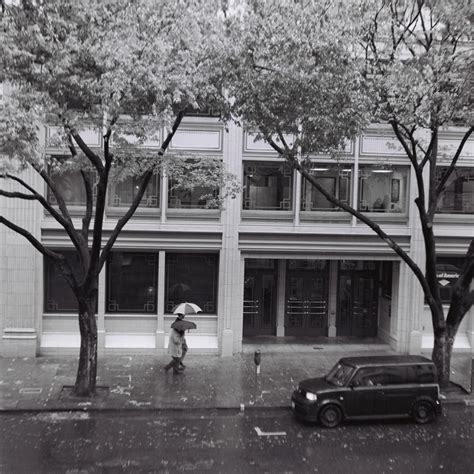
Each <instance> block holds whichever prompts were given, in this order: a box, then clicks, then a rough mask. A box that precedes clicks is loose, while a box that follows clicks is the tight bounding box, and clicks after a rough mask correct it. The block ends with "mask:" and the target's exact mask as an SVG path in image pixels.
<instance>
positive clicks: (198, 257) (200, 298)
mask: <svg viewBox="0 0 474 474" xmlns="http://www.w3.org/2000/svg"><path fill="white" fill-rule="evenodd" d="M218 271H219V257H218V255H217V254H215V253H205V254H202V253H167V254H166V279H165V281H166V284H165V311H166V312H167V313H170V312H171V310H172V309H173V306H175V305H177V304H178V303H183V302H189V303H195V304H197V305H198V306H200V307H201V309H202V310H203V312H204V313H208V314H216V312H217V276H218Z"/></svg>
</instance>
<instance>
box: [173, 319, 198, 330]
mask: <svg viewBox="0 0 474 474" xmlns="http://www.w3.org/2000/svg"><path fill="white" fill-rule="evenodd" d="M171 327H172V328H173V329H176V331H187V330H188V329H196V328H197V326H196V325H195V324H194V323H193V322H191V321H187V320H186V319H177V320H176V321H175V322H174V323H173V324H172V325H171Z"/></svg>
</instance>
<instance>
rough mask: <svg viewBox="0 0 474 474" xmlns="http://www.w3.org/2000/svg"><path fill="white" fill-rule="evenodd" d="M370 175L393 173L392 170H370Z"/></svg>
mask: <svg viewBox="0 0 474 474" xmlns="http://www.w3.org/2000/svg"><path fill="white" fill-rule="evenodd" d="M372 173H393V170H387V169H384V168H380V169H375V170H372Z"/></svg>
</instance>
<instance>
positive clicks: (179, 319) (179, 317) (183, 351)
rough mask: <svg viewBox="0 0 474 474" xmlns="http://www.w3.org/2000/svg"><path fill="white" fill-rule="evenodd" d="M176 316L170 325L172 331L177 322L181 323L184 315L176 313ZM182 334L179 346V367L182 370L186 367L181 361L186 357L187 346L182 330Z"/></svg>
mask: <svg viewBox="0 0 474 474" xmlns="http://www.w3.org/2000/svg"><path fill="white" fill-rule="evenodd" d="M177 315H178V316H177V318H176V319H175V320H174V323H173V324H172V325H171V327H172V328H173V329H175V326H176V323H177V322H178V321H182V320H183V319H184V314H182V313H177ZM178 327H179V326H178ZM182 332H183V343H182V344H181V349H182V355H181V358H180V359H179V367H180V368H182V369H185V368H186V366H185V365H184V364H183V360H184V358H185V357H186V353H187V352H188V344H187V343H186V338H185V337H184V330H183V331H182Z"/></svg>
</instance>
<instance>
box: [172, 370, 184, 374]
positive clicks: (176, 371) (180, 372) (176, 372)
mask: <svg viewBox="0 0 474 474" xmlns="http://www.w3.org/2000/svg"><path fill="white" fill-rule="evenodd" d="M183 372H184V370H183V369H174V370H173V374H176V375H178V374H180V375H181V374H182V373H183Z"/></svg>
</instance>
